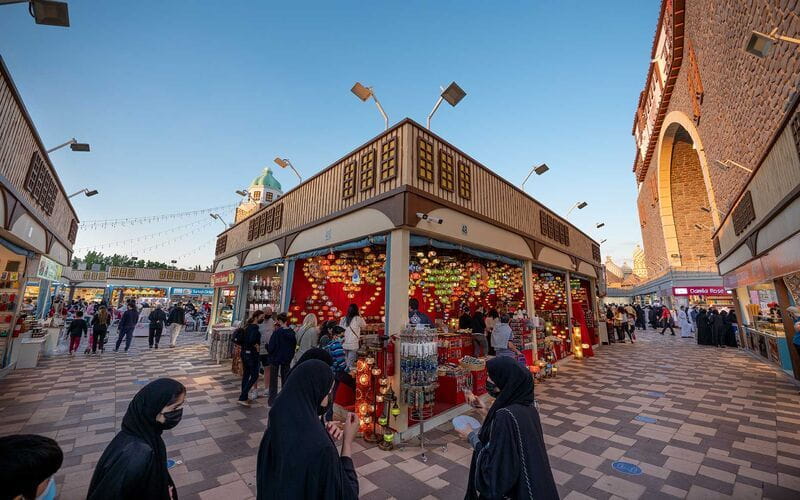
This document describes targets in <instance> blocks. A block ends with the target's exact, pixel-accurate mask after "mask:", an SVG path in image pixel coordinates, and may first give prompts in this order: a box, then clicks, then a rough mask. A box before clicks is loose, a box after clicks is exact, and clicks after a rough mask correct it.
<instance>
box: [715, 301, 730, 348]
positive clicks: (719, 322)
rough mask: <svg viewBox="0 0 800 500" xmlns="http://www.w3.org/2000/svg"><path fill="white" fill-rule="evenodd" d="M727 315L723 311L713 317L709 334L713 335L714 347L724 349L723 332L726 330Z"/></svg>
mask: <svg viewBox="0 0 800 500" xmlns="http://www.w3.org/2000/svg"><path fill="white" fill-rule="evenodd" d="M727 316H728V313H727V312H725V311H724V310H723V311H720V312H718V313H717V314H715V315H714V319H713V323H712V325H711V332H712V333H713V334H714V345H715V346H717V347H725V331H726V330H727V325H726V318H727Z"/></svg>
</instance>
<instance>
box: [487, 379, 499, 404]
mask: <svg viewBox="0 0 800 500" xmlns="http://www.w3.org/2000/svg"><path fill="white" fill-rule="evenodd" d="M486 392H488V393H489V395H490V396H491V397H493V398H495V399H496V398H497V396H499V395H500V388H499V387H497V385H496V384H495V383H494V382H492V381H491V380H488V379H487V380H486Z"/></svg>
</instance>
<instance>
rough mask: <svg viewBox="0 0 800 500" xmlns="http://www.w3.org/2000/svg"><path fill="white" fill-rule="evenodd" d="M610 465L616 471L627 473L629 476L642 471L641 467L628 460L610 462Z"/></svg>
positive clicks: (636, 474)
mask: <svg viewBox="0 0 800 500" xmlns="http://www.w3.org/2000/svg"><path fill="white" fill-rule="evenodd" d="M611 467H614V469H615V470H617V471H618V472H622V473H623V474H628V475H629V476H638V475H640V474H641V473H642V469H641V468H639V466H638V465H634V464H632V463H630V462H614V463H612V464H611Z"/></svg>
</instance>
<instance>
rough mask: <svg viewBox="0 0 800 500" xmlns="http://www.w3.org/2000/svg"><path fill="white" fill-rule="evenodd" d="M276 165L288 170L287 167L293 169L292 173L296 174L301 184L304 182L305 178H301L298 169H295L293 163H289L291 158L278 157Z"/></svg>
mask: <svg viewBox="0 0 800 500" xmlns="http://www.w3.org/2000/svg"><path fill="white" fill-rule="evenodd" d="M275 163H276V164H277V165H278V166H279V167H281V168H286V167H289V168H291V169H292V172H294V175H296V176H297V178H298V179H300V182H303V178H302V177H301V176H300V173H299V172H298V171H297V169H296V168H294V165H292V162H291V161H289V158H281V157H280V156H276V157H275Z"/></svg>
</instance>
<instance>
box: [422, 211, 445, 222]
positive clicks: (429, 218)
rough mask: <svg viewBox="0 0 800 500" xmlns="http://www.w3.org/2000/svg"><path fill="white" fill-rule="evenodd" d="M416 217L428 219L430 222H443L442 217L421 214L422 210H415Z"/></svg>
mask: <svg viewBox="0 0 800 500" xmlns="http://www.w3.org/2000/svg"><path fill="white" fill-rule="evenodd" d="M417 217H419V218H420V219H422V220H426V221H428V222H430V223H432V224H443V223H444V219H442V218H441V217H431V216H430V215H428V214H423V213H422V212H417Z"/></svg>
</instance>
